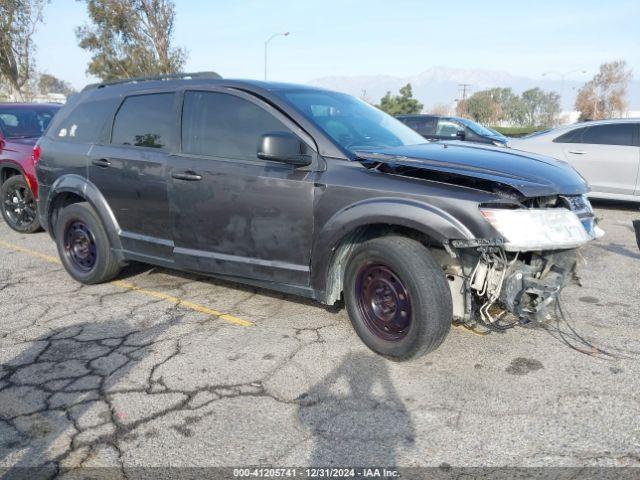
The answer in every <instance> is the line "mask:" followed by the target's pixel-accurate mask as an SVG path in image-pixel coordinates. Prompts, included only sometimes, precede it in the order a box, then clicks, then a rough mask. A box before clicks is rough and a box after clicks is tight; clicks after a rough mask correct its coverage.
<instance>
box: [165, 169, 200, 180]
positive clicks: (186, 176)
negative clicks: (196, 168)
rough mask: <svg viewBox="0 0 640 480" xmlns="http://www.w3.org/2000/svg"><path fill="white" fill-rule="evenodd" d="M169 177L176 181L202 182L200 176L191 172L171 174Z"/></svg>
mask: <svg viewBox="0 0 640 480" xmlns="http://www.w3.org/2000/svg"><path fill="white" fill-rule="evenodd" d="M171 176H172V177H173V178H175V179H176V180H186V181H187V182H197V181H200V180H202V175H199V174H197V173H196V172H192V171H186V172H180V173H172V174H171Z"/></svg>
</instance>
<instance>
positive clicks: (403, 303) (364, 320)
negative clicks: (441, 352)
mask: <svg viewBox="0 0 640 480" xmlns="http://www.w3.org/2000/svg"><path fill="white" fill-rule="evenodd" d="M344 297H345V303H346V306H347V310H348V312H349V317H350V319H351V323H352V325H353V327H354V329H355V330H356V332H357V333H358V336H359V337H360V338H361V339H362V341H363V342H364V343H365V344H366V345H367V346H368V347H369V348H371V349H372V350H373V351H375V352H376V353H379V354H381V355H384V356H386V357H388V358H390V359H393V360H410V359H414V358H418V357H420V356H422V355H424V354H426V353H428V352H430V351H432V350H435V349H436V348H437V347H438V346H439V345H440V344H441V343H442V342H443V340H444V339H445V337H446V336H447V334H448V333H449V329H450V328H451V319H452V315H453V314H452V304H451V292H450V291H449V287H448V285H447V281H446V279H445V277H444V275H443V273H442V269H441V268H440V266H439V265H438V264H437V263H436V262H435V260H433V258H432V257H431V256H430V255H429V252H428V250H427V249H426V248H425V247H424V246H423V245H422V244H421V243H420V242H417V241H416V240H412V239H410V238H407V237H401V236H395V235H390V236H385V237H380V238H375V239H372V240H368V241H366V242H364V243H362V244H361V245H360V246H358V247H357V248H356V249H355V251H354V252H353V254H352V256H351V258H350V260H349V263H348V265H347V268H346V271H345V277H344Z"/></svg>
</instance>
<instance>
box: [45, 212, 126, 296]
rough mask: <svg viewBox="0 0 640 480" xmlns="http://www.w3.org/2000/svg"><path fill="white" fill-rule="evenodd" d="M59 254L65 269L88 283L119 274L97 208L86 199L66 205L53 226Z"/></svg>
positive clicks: (118, 265)
mask: <svg viewBox="0 0 640 480" xmlns="http://www.w3.org/2000/svg"><path fill="white" fill-rule="evenodd" d="M54 232H55V239H56V245H57V247H58V254H59V255H60V260H62V264H63V265H64V268H65V269H66V270H67V272H68V273H69V275H71V277H73V278H74V279H75V280H76V281H78V282H80V283H84V284H86V285H92V284H96V283H104V282H108V281H109V280H112V279H113V278H114V277H115V276H116V275H118V273H120V269H121V265H120V262H119V261H118V259H117V258H116V257H115V255H114V254H113V252H112V251H111V245H110V242H109V237H108V236H107V232H106V231H105V229H104V227H103V226H102V222H101V221H100V218H99V217H98V215H97V214H96V212H95V210H94V209H93V208H92V207H91V206H90V205H89V204H88V203H86V202H82V203H74V204H71V205H69V206H68V207H65V208H64V209H63V210H62V211H61V212H60V214H59V215H58V219H57V221H56V225H55V228H54Z"/></svg>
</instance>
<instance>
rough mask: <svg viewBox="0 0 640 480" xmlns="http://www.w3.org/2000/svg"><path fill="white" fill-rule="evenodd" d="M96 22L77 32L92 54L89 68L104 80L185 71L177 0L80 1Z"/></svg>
mask: <svg viewBox="0 0 640 480" xmlns="http://www.w3.org/2000/svg"><path fill="white" fill-rule="evenodd" d="M79 1H83V2H85V3H86V4H87V8H88V12H89V17H90V19H91V21H92V25H84V26H82V27H79V28H78V29H77V30H76V36H77V38H78V41H79V45H80V47H81V48H83V49H85V50H88V51H90V52H91V53H92V57H91V62H90V63H89V68H88V72H89V73H91V74H92V75H95V76H97V77H100V78H101V79H102V80H103V81H108V80H115V79H119V78H130V77H140V76H151V75H162V74H168V73H175V72H178V71H180V70H181V69H182V67H183V66H184V63H185V60H186V52H185V50H184V49H182V48H178V47H175V46H172V35H173V30H174V22H175V11H174V4H173V2H172V1H171V0H79Z"/></svg>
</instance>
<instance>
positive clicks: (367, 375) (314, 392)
mask: <svg viewBox="0 0 640 480" xmlns="http://www.w3.org/2000/svg"><path fill="white" fill-rule="evenodd" d="M297 401H298V403H299V408H298V419H299V421H300V424H301V425H302V426H303V427H304V428H306V429H307V430H309V431H310V432H311V434H312V439H313V446H312V451H311V454H310V456H309V461H308V464H309V465H310V466H311V467H325V466H338V467H342V466H346V465H350V466H355V467H371V466H379V467H385V466H389V467H394V466H396V465H397V464H398V454H399V453H400V451H401V450H403V449H409V448H412V447H413V445H414V442H415V439H414V438H415V428H414V426H413V422H412V420H411V416H410V414H409V412H408V411H407V409H406V408H405V406H404V403H403V402H402V400H401V399H400V397H399V395H398V393H397V392H396V390H395V387H394V386H393V382H392V380H391V376H390V373H389V366H388V362H387V361H386V360H385V359H384V358H382V357H380V356H377V355H373V354H371V353H368V352H367V353H364V352H352V353H349V354H347V355H346V356H345V357H344V358H343V359H342V361H341V362H340V364H339V365H338V366H337V367H336V368H335V369H334V370H333V371H331V372H330V373H329V374H328V375H327V376H326V377H324V378H323V379H322V381H320V382H319V383H318V384H316V385H315V386H313V387H312V388H311V389H310V390H309V391H308V392H307V393H304V394H302V395H301V396H300V397H298V399H297Z"/></svg>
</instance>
